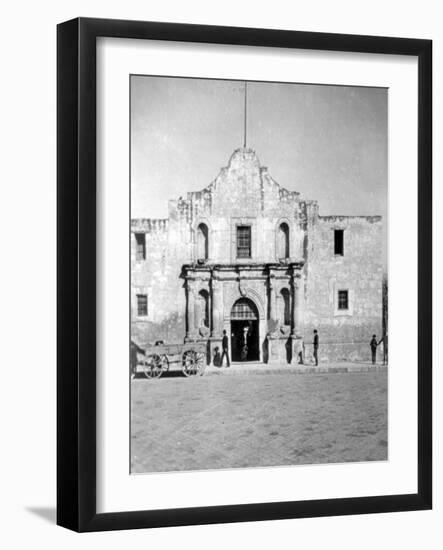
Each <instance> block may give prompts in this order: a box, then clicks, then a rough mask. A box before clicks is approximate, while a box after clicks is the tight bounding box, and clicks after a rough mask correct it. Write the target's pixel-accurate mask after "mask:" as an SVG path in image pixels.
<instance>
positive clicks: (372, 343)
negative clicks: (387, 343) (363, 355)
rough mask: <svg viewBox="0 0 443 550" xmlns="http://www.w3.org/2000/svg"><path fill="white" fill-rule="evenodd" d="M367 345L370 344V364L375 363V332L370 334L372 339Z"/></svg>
mask: <svg viewBox="0 0 443 550" xmlns="http://www.w3.org/2000/svg"><path fill="white" fill-rule="evenodd" d="M369 345H370V346H371V355H372V364H373V365H375V363H376V361H377V346H378V344H377V337H376V336H375V334H373V335H372V340H371V341H370V342H369Z"/></svg>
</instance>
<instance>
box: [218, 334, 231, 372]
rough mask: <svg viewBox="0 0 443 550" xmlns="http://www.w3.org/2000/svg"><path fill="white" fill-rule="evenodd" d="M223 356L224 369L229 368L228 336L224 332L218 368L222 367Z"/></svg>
mask: <svg viewBox="0 0 443 550" xmlns="http://www.w3.org/2000/svg"><path fill="white" fill-rule="evenodd" d="M225 356H226V361H227V365H226V367H229V366H230V361H229V338H228V335H227V334H226V330H224V331H223V338H222V355H221V359H220V366H221V367H222V366H223V359H224V357H225Z"/></svg>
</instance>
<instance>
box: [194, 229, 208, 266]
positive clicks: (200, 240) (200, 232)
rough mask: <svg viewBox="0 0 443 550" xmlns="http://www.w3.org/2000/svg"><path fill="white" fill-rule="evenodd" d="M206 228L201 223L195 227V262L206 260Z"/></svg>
mask: <svg viewBox="0 0 443 550" xmlns="http://www.w3.org/2000/svg"><path fill="white" fill-rule="evenodd" d="M208 248H209V246H208V227H207V226H206V225H205V224H204V223H201V224H200V225H199V226H198V227H197V260H207V259H208Z"/></svg>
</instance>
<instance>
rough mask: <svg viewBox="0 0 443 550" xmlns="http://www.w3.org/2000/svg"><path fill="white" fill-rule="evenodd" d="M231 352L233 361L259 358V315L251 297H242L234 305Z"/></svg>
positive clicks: (232, 311) (256, 359)
mask: <svg viewBox="0 0 443 550" xmlns="http://www.w3.org/2000/svg"><path fill="white" fill-rule="evenodd" d="M231 353H232V360H233V361H258V360H259V315H258V310H257V307H256V305H255V304H254V302H253V301H252V300H250V299H249V298H240V299H239V300H237V301H236V302H235V304H234V305H233V306H232V310H231Z"/></svg>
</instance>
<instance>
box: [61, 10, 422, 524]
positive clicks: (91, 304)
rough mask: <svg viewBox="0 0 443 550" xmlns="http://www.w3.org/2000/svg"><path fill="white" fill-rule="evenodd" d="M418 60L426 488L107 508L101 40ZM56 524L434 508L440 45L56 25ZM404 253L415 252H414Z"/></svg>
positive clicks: (189, 28)
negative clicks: (102, 455)
mask: <svg viewBox="0 0 443 550" xmlns="http://www.w3.org/2000/svg"><path fill="white" fill-rule="evenodd" d="M98 37H114V38H122V39H126V38H134V39H143V40H167V41H182V42H196V43H208V44H229V45H248V46H262V47H263V46H266V47H279V48H301V49H306V50H327V51H342V52H360V53H378V54H399V55H408V56H416V57H417V58H418V174H417V178H418V357H417V368H418V471H417V481H418V491H417V493H416V494H399V495H389V496H388V495H380V496H376V497H359V498H340V499H326V500H310V501H294V502H273V503H260V504H240V505H229V506H211V507H199V508H182V509H166V510H140V511H136V512H125V511H123V512H118V513H103V514H101V513H100V514H98V513H97V512H96V504H95V502H96V476H97V472H96V389H97V381H96V351H97V350H96V319H97V316H96V252H97V245H96V207H97V204H96V39H97V38H98ZM57 49H58V58H57V72H58V75H57V140H58V145H57V182H58V198H57V211H58V212H57V231H58V241H57V255H58V259H57V271H58V275H57V285H58V289H57V316H58V322H57V344H58V351H57V365H58V366H57V454H58V460H57V523H58V524H59V525H61V526H64V527H67V528H69V529H73V530H75V531H103V530H113V529H132V528H148V527H164V526H177V525H192V524H210V523H225V522H239V521H258V520H273V519H285V518H305V517H319V516H330V515H345V514H368V513H376V512H394V511H409V510H425V509H430V508H431V506H432V416H431V413H432V208H431V200H432V187H431V185H432V183H431V178H432V42H431V41H430V40H421V39H420V40H418V39H405V38H388V37H375V36H354V35H340V34H324V33H315V32H297V31H286V30H264V29H254V28H233V27H218V26H201V25H189V24H175V23H174V24H173V23H158V22H155V23H153V22H141V21H122V20H107V19H84V18H79V19H73V20H71V21H67V22H64V23H61V24H60V25H58V29H57ZM405 262H407V259H406V258H405Z"/></svg>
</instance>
